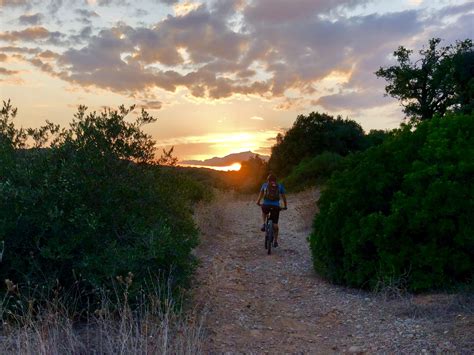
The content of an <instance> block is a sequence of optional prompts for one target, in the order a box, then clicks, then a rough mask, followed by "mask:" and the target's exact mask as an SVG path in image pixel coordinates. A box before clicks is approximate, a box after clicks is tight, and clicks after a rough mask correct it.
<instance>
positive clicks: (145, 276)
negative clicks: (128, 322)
mask: <svg viewBox="0 0 474 355" xmlns="http://www.w3.org/2000/svg"><path fill="white" fill-rule="evenodd" d="M131 110H133V107H131V108H129V109H126V108H124V107H123V106H122V107H120V108H119V110H117V111H112V110H107V111H104V112H102V113H96V112H92V113H87V111H86V108H85V107H83V106H82V107H80V108H79V111H78V113H77V114H76V115H75V119H74V121H73V122H72V123H71V125H70V127H69V128H67V129H63V130H60V129H59V127H57V126H54V125H51V124H49V123H48V124H47V125H46V126H45V127H43V128H40V129H37V130H27V131H25V130H21V129H20V130H18V129H16V128H15V127H14V125H13V123H12V118H13V117H14V115H15V113H16V112H15V111H14V110H13V109H12V107H11V106H10V105H9V103H8V104H6V105H5V107H4V109H3V110H2V111H1V115H0V129H1V130H0V138H1V141H0V240H1V241H3V242H4V243H5V247H4V248H5V250H4V254H3V260H2V263H1V269H0V278H1V279H2V280H4V279H10V280H12V281H14V282H15V283H21V284H29V285H31V286H32V287H33V285H46V286H47V285H56V284H57V283H59V284H60V285H61V286H63V287H66V288H67V287H72V286H73V285H77V283H79V284H80V285H81V288H82V291H84V292H85V293H87V292H89V295H90V294H92V293H94V292H95V291H97V290H99V289H101V290H104V289H105V290H111V289H112V287H113V281H114V279H115V278H116V277H117V276H120V275H127V274H128V273H129V272H131V273H133V274H134V282H133V285H132V288H131V289H130V291H131V292H132V294H134V293H136V292H138V291H139V290H140V289H142V288H144V287H145V286H146V283H147V282H148V281H149V280H152V279H156V278H157V277H158V276H159V275H162V276H163V275H168V274H170V273H172V276H173V284H172V285H173V286H178V285H183V283H184V282H186V280H187V279H188V277H189V275H190V273H191V271H192V269H193V266H194V260H193V257H192V256H191V250H192V248H194V247H195V246H196V245H197V242H198V238H197V230H196V228H195V225H194V223H193V220H192V217H191V203H192V202H193V201H196V200H198V199H201V198H202V197H203V196H204V195H205V194H206V191H205V189H204V188H203V187H202V186H201V185H200V184H199V183H198V182H195V181H193V180H192V179H189V178H186V177H185V176H178V175H177V174H174V173H171V172H169V171H167V170H166V169H164V168H162V167H161V166H158V165H155V164H153V159H154V144H155V143H154V142H153V140H152V139H151V137H150V136H149V135H147V134H146V133H144V132H143V131H142V129H141V128H142V126H143V125H144V124H147V123H150V122H154V121H155V119H154V118H153V117H151V116H149V115H148V113H146V112H145V111H142V113H141V115H139V116H138V118H137V119H136V120H135V121H133V122H130V121H128V120H126V116H127V114H128V113H129V112H130V111H131ZM29 140H32V141H34V147H33V148H30V149H25V148H26V147H27V142H28V141H29ZM46 142H49V144H50V145H49V146H48V147H47V148H44V147H43V145H44V144H45V143H46Z"/></svg>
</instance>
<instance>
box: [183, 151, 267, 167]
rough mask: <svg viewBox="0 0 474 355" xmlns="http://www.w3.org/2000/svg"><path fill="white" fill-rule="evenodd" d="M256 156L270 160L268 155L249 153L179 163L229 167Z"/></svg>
mask: <svg viewBox="0 0 474 355" xmlns="http://www.w3.org/2000/svg"><path fill="white" fill-rule="evenodd" d="M256 155H258V156H259V157H260V158H262V159H263V160H265V161H267V160H268V158H269V156H268V155H260V154H257V153H253V152H251V151H248V152H241V153H233V154H229V155H226V156H225V157H213V158H210V159H205V160H183V161H181V162H179V163H180V164H186V165H203V166H228V165H232V164H234V163H240V162H243V161H245V160H249V159H250V158H253V157H255V156H256Z"/></svg>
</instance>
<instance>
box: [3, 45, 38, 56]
mask: <svg viewBox="0 0 474 355" xmlns="http://www.w3.org/2000/svg"><path fill="white" fill-rule="evenodd" d="M0 52H4V53H20V54H26V53H27V54H36V53H39V52H41V50H40V49H39V48H27V47H15V46H5V47H0Z"/></svg>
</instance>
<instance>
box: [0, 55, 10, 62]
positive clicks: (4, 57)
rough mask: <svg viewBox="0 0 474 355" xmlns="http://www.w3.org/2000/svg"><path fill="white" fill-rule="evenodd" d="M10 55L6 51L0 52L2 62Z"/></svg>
mask: <svg viewBox="0 0 474 355" xmlns="http://www.w3.org/2000/svg"><path fill="white" fill-rule="evenodd" d="M7 59H8V56H7V55H6V54H5V53H0V62H6V61H7Z"/></svg>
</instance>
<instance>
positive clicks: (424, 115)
mask: <svg viewBox="0 0 474 355" xmlns="http://www.w3.org/2000/svg"><path fill="white" fill-rule="evenodd" d="M440 43H441V39H439V38H433V39H431V40H430V41H429V45H428V48H426V49H422V50H420V51H419V54H420V57H421V58H420V59H418V60H417V61H415V62H413V61H412V59H411V58H410V56H411V54H412V53H413V51H412V50H409V49H406V48H405V47H403V46H400V47H399V48H398V50H396V51H395V52H394V53H393V55H394V57H395V58H396V60H397V62H398V64H397V65H393V66H390V67H387V68H383V67H381V68H380V69H379V70H378V71H377V72H376V73H375V74H376V75H377V76H378V77H381V78H384V79H385V80H387V81H388V85H387V86H386V87H385V90H386V92H387V94H386V95H390V96H392V97H395V98H397V99H399V100H400V103H401V104H402V106H403V107H404V110H403V111H404V112H405V114H406V115H407V117H409V118H411V119H414V120H426V119H431V118H432V117H433V116H434V115H435V114H438V115H440V116H444V115H445V114H446V112H447V111H449V110H462V111H463V112H470V110H472V107H473V97H474V96H473V93H474V75H473V58H472V56H473V51H474V47H473V43H472V40H470V39H466V40H464V41H457V42H456V44H454V45H448V46H446V47H440V46H439V45H440ZM468 107H470V109H467V108H468Z"/></svg>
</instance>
